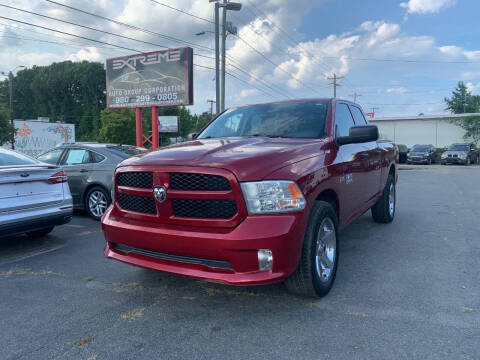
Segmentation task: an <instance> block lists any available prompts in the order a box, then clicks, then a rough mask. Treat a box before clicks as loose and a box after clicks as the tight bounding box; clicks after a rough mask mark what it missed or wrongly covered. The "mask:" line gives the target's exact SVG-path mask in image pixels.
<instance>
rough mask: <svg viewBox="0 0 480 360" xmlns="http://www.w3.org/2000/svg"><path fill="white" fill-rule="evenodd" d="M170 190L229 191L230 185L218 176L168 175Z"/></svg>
mask: <svg viewBox="0 0 480 360" xmlns="http://www.w3.org/2000/svg"><path fill="white" fill-rule="evenodd" d="M170 188H171V189H172V190H197V191H229V190H231V189H232V188H231V186H230V183H229V182H228V180H227V179H226V178H224V177H223V176H219V175H209V174H191V173H170Z"/></svg>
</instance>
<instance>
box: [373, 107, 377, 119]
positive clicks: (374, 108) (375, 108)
mask: <svg viewBox="0 0 480 360" xmlns="http://www.w3.org/2000/svg"><path fill="white" fill-rule="evenodd" d="M371 109H372V114H373V117H375V110H378V108H377V107H372V108H371Z"/></svg>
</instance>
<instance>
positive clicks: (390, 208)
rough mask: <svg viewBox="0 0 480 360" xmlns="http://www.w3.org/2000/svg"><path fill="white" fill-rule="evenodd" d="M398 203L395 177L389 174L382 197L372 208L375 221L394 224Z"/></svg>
mask: <svg viewBox="0 0 480 360" xmlns="http://www.w3.org/2000/svg"><path fill="white" fill-rule="evenodd" d="M396 202H397V194H396V190H395V180H394V178H393V175H392V174H389V175H388V179H387V184H386V185H385V188H384V189H383V194H382V196H381V197H380V199H378V200H377V202H376V203H375V205H373V206H372V217H373V220H374V221H375V222H379V223H389V222H392V221H393V218H394V216H395V206H396Z"/></svg>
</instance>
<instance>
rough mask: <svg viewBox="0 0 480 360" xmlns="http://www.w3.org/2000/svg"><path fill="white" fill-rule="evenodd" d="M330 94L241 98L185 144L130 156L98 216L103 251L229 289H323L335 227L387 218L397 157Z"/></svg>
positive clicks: (359, 115) (334, 251)
mask: <svg viewBox="0 0 480 360" xmlns="http://www.w3.org/2000/svg"><path fill="white" fill-rule="evenodd" d="M377 140H378V129H377V127H376V126H372V125H368V123H367V121H366V119H365V116H364V115H363V112H362V110H361V108H360V107H359V106H358V105H356V104H354V103H351V102H348V101H343V100H337V99H314V100H312V99H309V100H295V101H286V102H275V103H267V104H257V105H249V106H240V107H235V108H232V109H229V110H227V111H225V112H224V113H222V114H221V115H220V116H218V117H217V118H216V119H215V120H213V121H212V122H211V123H210V124H208V125H207V126H206V127H205V128H204V129H203V130H202V131H201V132H200V134H199V135H198V136H197V137H196V138H195V139H194V140H192V141H189V142H185V143H182V144H177V145H172V146H169V147H166V148H162V149H160V150H157V151H153V152H149V153H145V154H141V155H137V156H134V157H131V158H129V159H127V160H125V161H123V162H122V163H120V164H119V166H118V167H117V169H116V171H115V186H114V201H113V204H112V205H111V206H110V208H109V209H108V210H107V212H106V213H105V215H104V217H103V219H102V226H103V231H104V234H105V238H106V242H107V243H106V246H105V251H104V252H105V256H106V257H108V258H112V259H116V260H120V261H123V262H126V263H129V264H132V265H137V266H141V267H145V268H150V269H155V270H159V271H164V272H168V273H174V274H179V275H184V276H190V277H195V278H200V279H205V280H209V281H215V282H222V283H227V284H233V285H259V284H268V283H275V282H281V281H285V284H286V286H287V288H288V289H289V290H290V291H292V292H294V293H297V294H301V295H306V296H323V295H325V294H327V293H328V291H329V290H330V289H331V287H332V284H333V281H334V279H335V273H336V270H337V264H338V258H339V253H338V252H339V247H338V233H339V231H340V230H342V229H343V228H344V227H345V226H347V225H348V224H349V223H351V222H352V221H353V220H355V219H356V218H357V217H359V216H360V215H362V214H363V213H364V212H366V211H367V210H369V209H371V211H372V216H373V220H374V221H377V222H382V223H388V222H391V221H392V220H393V217H394V214H395V184H396V181H397V168H396V159H397V154H396V150H395V147H394V146H393V144H392V143H390V142H386V141H381V142H380V141H377Z"/></svg>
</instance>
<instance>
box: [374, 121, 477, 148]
mask: <svg viewBox="0 0 480 360" xmlns="http://www.w3.org/2000/svg"><path fill="white" fill-rule="evenodd" d="M468 116H479V117H480V113H475V114H451V115H421V116H407V117H385V118H376V119H370V120H369V122H370V123H371V124H373V125H377V126H378V130H379V132H380V138H381V139H385V140H392V141H393V142H395V143H397V144H405V145H407V146H408V147H409V148H410V147H412V146H413V145H415V144H432V145H434V146H435V147H436V148H444V147H446V146H449V145H450V144H453V143H462V142H466V141H468V140H465V139H464V137H463V136H464V135H465V130H463V129H462V128H461V127H460V126H458V125H456V124H455V123H454V120H455V119H458V118H462V117H468Z"/></svg>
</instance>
